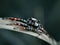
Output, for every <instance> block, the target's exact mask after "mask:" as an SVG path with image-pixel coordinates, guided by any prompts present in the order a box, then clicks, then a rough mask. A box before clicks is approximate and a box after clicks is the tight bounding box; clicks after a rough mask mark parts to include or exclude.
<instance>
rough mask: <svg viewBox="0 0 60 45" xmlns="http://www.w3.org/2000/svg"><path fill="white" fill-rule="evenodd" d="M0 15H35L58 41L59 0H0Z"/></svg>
mask: <svg viewBox="0 0 60 45" xmlns="http://www.w3.org/2000/svg"><path fill="white" fill-rule="evenodd" d="M0 17H19V18H24V19H27V18H29V17H35V18H37V19H39V20H41V23H42V24H43V26H44V28H45V29H46V30H47V32H48V33H49V34H50V35H52V37H54V38H55V39H56V41H60V0H0Z"/></svg>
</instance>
